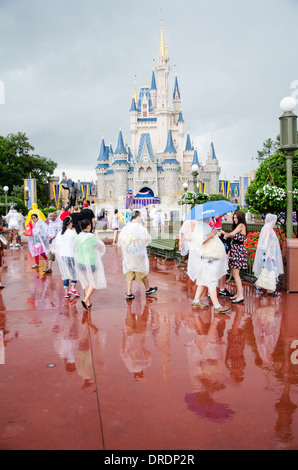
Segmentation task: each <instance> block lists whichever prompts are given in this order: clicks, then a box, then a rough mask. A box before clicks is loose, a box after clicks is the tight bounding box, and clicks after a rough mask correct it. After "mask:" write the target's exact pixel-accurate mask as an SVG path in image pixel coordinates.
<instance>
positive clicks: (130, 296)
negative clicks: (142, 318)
mask: <svg viewBox="0 0 298 470" xmlns="http://www.w3.org/2000/svg"><path fill="white" fill-rule="evenodd" d="M134 298H135V296H134V295H133V294H129V295H127V296H126V300H132V299H134Z"/></svg>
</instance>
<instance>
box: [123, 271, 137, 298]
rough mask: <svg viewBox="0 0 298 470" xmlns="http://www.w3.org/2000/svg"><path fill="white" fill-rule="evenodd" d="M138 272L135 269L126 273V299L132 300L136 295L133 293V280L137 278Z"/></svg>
mask: <svg viewBox="0 0 298 470" xmlns="http://www.w3.org/2000/svg"><path fill="white" fill-rule="evenodd" d="M135 276H136V274H135V273H134V272H133V271H128V272H127V273H126V274H125V279H126V300H132V299H134V298H135V296H134V295H133V294H132V281H133V280H134V279H135Z"/></svg>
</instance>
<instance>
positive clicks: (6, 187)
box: [3, 186, 9, 215]
mask: <svg viewBox="0 0 298 470" xmlns="http://www.w3.org/2000/svg"><path fill="white" fill-rule="evenodd" d="M8 190H9V187H8V186H3V191H4V194H5V215H7V191H8Z"/></svg>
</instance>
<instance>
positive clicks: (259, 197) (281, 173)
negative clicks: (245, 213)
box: [245, 152, 298, 214]
mask: <svg viewBox="0 0 298 470" xmlns="http://www.w3.org/2000/svg"><path fill="white" fill-rule="evenodd" d="M268 185H269V186H271V189H270V190H269V192H268V190H266V186H268ZM274 187H275V188H280V189H281V190H284V191H286V188H287V168H286V157H285V155H284V154H283V153H281V152H278V153H276V154H275V155H271V156H270V157H268V158H266V160H264V161H263V162H262V163H261V165H260V167H259V168H258V170H257V172H256V176H255V179H254V180H253V181H252V183H251V184H250V185H249V187H248V189H247V191H246V193H245V202H246V204H247V205H248V206H249V208H250V209H251V210H252V211H258V212H259V213H261V214H262V213H268V212H273V213H275V214H278V213H279V212H281V211H285V210H286V198H282V200H279V197H278V195H277V196H276V197H271V196H270V192H273V191H274V189H273V188H274ZM295 189H297V190H298V152H296V153H295V154H294V156H293V191H294V192H293V196H294V195H295V194H296V192H295ZM258 191H259V192H258ZM279 193H280V190H279ZM297 203H298V200H297V197H296V196H295V197H293V209H294V211H296V210H298V206H297Z"/></svg>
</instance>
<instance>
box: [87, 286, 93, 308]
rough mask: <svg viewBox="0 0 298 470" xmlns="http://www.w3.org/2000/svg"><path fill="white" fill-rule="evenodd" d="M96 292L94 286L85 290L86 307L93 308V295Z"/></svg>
mask: <svg viewBox="0 0 298 470" xmlns="http://www.w3.org/2000/svg"><path fill="white" fill-rule="evenodd" d="M94 291H95V289H94V287H92V286H87V287H86V289H85V298H84V302H85V304H86V307H91V305H92V304H91V295H92V294H93V292H94Z"/></svg>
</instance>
